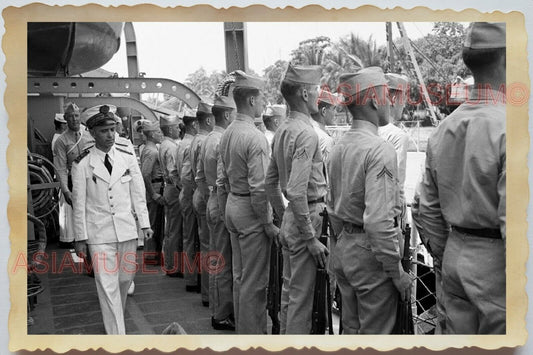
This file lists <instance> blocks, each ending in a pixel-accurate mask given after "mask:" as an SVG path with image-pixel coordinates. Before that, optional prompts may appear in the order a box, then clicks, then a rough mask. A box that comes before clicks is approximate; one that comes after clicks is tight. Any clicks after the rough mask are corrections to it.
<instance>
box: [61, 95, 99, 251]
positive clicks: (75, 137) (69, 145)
mask: <svg viewBox="0 0 533 355" xmlns="http://www.w3.org/2000/svg"><path fill="white" fill-rule="evenodd" d="M63 117H64V119H65V121H67V130H66V131H65V132H63V134H61V135H60V136H59V137H58V138H57V140H56V141H55V145H54V150H53V153H54V166H55V168H56V171H57V177H58V179H59V184H60V186H61V193H62V194H63V197H64V199H65V202H66V203H64V204H63V206H62V207H63V208H61V209H60V211H59V226H60V229H59V231H60V233H59V246H60V247H62V248H72V247H73V244H72V242H74V226H73V225H72V177H71V174H70V169H71V167H72V162H73V161H74V159H76V158H77V157H78V156H79V155H80V154H81V153H82V152H83V151H84V150H85V149H87V148H89V147H90V146H91V145H93V144H94V139H93V138H92V137H91V135H90V134H89V133H88V132H87V131H85V130H84V129H80V127H81V121H80V109H79V108H78V106H76V104H75V103H72V102H69V103H67V104H66V107H65V113H64V115H63Z"/></svg>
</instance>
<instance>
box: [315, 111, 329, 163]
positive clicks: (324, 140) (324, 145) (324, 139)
mask: <svg viewBox="0 0 533 355" xmlns="http://www.w3.org/2000/svg"><path fill="white" fill-rule="evenodd" d="M311 124H312V125H313V128H314V130H315V132H316V135H317V136H318V145H319V147H320V152H321V153H322V159H324V162H326V161H328V156H329V153H330V152H331V148H333V138H331V136H330V135H329V134H327V133H326V132H324V130H322V128H320V125H319V124H318V122H317V121H315V120H313V119H312V120H311Z"/></svg>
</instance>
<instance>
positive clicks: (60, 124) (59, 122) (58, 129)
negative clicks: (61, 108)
mask: <svg viewBox="0 0 533 355" xmlns="http://www.w3.org/2000/svg"><path fill="white" fill-rule="evenodd" d="M66 130H67V121H65V118H64V117H63V114H62V113H56V114H55V117H54V135H53V137H52V143H51V147H52V153H53V152H54V146H55V143H56V140H57V138H59V136H60V135H61V134H63V132H65V131H66Z"/></svg>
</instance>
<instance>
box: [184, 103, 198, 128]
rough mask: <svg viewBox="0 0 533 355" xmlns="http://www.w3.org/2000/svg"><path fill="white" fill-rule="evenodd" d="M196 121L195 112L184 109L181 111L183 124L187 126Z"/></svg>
mask: <svg viewBox="0 0 533 355" xmlns="http://www.w3.org/2000/svg"><path fill="white" fill-rule="evenodd" d="M196 120H197V118H196V110H192V109H190V108H188V107H185V108H184V110H183V123H184V124H186V125H189V124H191V123H192V122H194V121H196Z"/></svg>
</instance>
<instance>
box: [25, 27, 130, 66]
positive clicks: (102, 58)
mask: <svg viewBox="0 0 533 355" xmlns="http://www.w3.org/2000/svg"><path fill="white" fill-rule="evenodd" d="M123 25H124V23H123V22H29V23H28V75H29V76H72V75H77V74H83V73H86V72H88V71H91V70H95V69H97V68H100V67H101V66H103V65H104V64H105V63H107V62H108V61H109V60H110V59H111V58H112V57H113V55H114V54H115V53H116V52H117V51H118V49H119V47H120V35H121V33H122V27H123Z"/></svg>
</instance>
